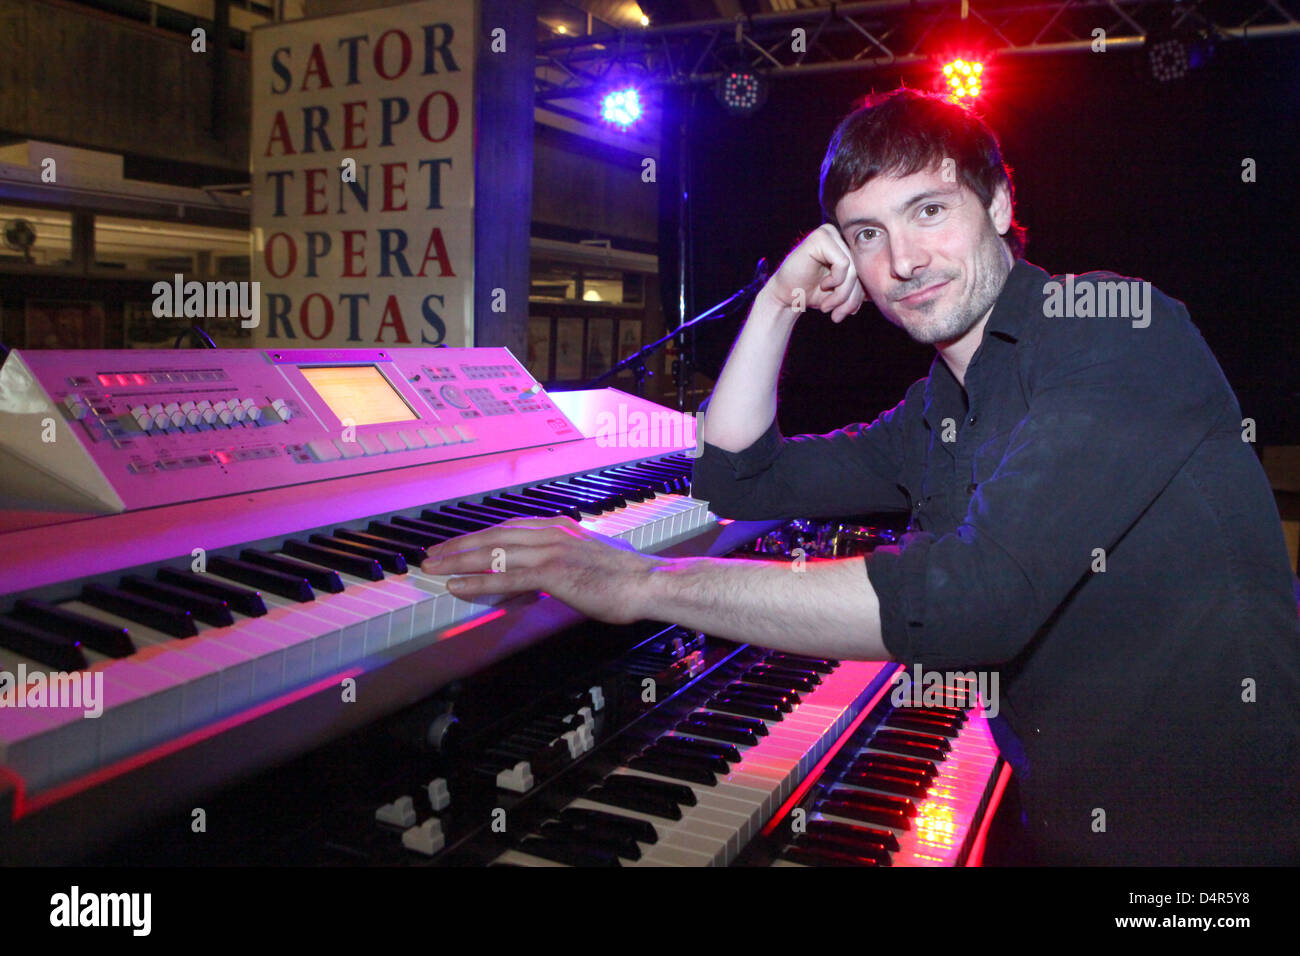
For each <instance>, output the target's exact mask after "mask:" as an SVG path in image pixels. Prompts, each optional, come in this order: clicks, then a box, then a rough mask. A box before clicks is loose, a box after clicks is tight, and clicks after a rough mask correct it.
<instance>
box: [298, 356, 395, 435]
mask: <svg viewBox="0 0 1300 956" xmlns="http://www.w3.org/2000/svg"><path fill="white" fill-rule="evenodd" d="M300 371H301V372H302V374H303V377H304V378H306V379H307V381H308V383H310V385H311V387H312V388H314V389H316V394H318V395H319V396H320V397H321V399H322V400H323V401H324V402H325V404H326V405H327V406H328V407H329V410H330V411H331V412H333V413H334V414H335V415H337V416H338V419H339V421H341V422H343V423H344V424H347V423H349V422H350V423H351V424H353V425H381V424H384V423H387V422H414V421H418V420H419V418H420V416H419V415H417V414H415V412H413V411H411V407H410V406H409V405H407V404H406V402H405V401H403V400H402V396H401V395H399V394H397V391H396V390H395V389H394V388H393V386H392V385H391V384H389V382H388V379H386V378H384V376H383V375H381V374H380V372H379V369H377V368H376V367H375V366H373V365H339V366H316V367H309V368H302V369H300Z"/></svg>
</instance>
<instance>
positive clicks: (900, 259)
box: [889, 232, 930, 282]
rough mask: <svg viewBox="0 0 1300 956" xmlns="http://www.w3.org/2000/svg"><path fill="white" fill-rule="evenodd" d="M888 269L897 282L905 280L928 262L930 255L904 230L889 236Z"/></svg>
mask: <svg viewBox="0 0 1300 956" xmlns="http://www.w3.org/2000/svg"><path fill="white" fill-rule="evenodd" d="M889 264H890V269H891V270H892V272H893V274H894V278H896V279H897V280H898V281H899V282H907V281H908V280H910V279H911V278H912V277H913V276H914V275H916V274H917V272H918V271H921V270H923V269H924V268H925V267H926V266H927V265H929V264H930V256H929V254H928V253H927V252H926V251H925V249H924V248H923V247H922V246H921V244H920V243H919V242H917V241H916V239H915V238H913V237H912V236H910V235H908V234H907V233H906V232H904V233H901V234H891V235H890V237H889Z"/></svg>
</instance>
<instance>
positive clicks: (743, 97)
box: [713, 69, 767, 116]
mask: <svg viewBox="0 0 1300 956" xmlns="http://www.w3.org/2000/svg"><path fill="white" fill-rule="evenodd" d="M713 93H714V95H715V96H717V98H718V102H719V103H721V104H722V105H723V107H724V108H725V109H726V111H727V112H728V113H731V114H732V115H735V116H749V115H751V114H752V113H754V112H756V111H757V110H758V109H759V107H761V106H762V105H763V104H764V103H765V102H766V101H767V80H765V79H764V78H763V77H762V76H760V75H759V74H757V73H754V72H753V71H751V70H747V69H734V70H727V71H725V72H724V73H723V74H722V75H721V76H719V77H718V81H717V83H715V84H714V88H713Z"/></svg>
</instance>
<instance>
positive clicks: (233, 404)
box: [131, 398, 293, 432]
mask: <svg viewBox="0 0 1300 956" xmlns="http://www.w3.org/2000/svg"><path fill="white" fill-rule="evenodd" d="M267 412H274V413H275V414H274V415H268V414H267ZM131 417H132V418H134V419H135V423H136V424H137V425H139V426H140V429H141V430H142V431H146V432H149V431H167V430H169V429H180V428H184V427H185V426H186V425H193V426H196V427H197V426H202V425H212V426H216V425H231V424H242V423H245V422H247V423H250V424H264V425H275V424H277V423H280V422H287V421H288V420H289V419H290V418H291V417H293V413H292V412H291V411H290V409H289V406H288V405H286V404H285V401H284V399H282V398H277V399H276V400H275V401H274V402H272V403H271V404H270V406H269V407H267V408H260V407H259V406H258V404H257V402H256V401H254V400H253V399H251V398H244V399H238V398H232V399H229V400H227V401H218V402H210V401H208V400H207V399H206V398H205V399H203V400H202V401H200V402H169V403H168V404H166V405H164V404H162V403H161V402H156V403H154V404H153V405H149V406H147V407H146V406H144V405H136V406H135V407H134V408H132V409H131Z"/></svg>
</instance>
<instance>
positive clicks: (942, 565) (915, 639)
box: [692, 260, 1300, 863]
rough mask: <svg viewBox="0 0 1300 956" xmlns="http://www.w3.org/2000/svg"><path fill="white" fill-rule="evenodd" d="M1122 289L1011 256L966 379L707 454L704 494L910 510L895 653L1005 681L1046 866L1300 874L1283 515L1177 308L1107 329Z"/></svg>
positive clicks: (888, 570)
mask: <svg viewBox="0 0 1300 956" xmlns="http://www.w3.org/2000/svg"><path fill="white" fill-rule="evenodd" d="M1121 281H1122V282H1131V283H1136V282H1137V280H1127V279H1125V280H1121V278H1120V277H1118V276H1114V275H1110V274H1103V273H1092V274H1089V275H1087V276H1079V277H1057V278H1056V279H1053V277H1051V276H1049V275H1048V274H1047V273H1046V272H1044V271H1043V270H1042V269H1039V268H1038V267H1037V266H1033V265H1031V264H1029V263H1028V262H1026V261H1024V260H1018V261H1017V262H1016V264H1015V266H1014V267H1013V269H1012V270H1011V272H1010V274H1009V275H1008V277H1007V281H1006V283H1005V285H1004V287H1003V289H1002V292H1001V294H1000V295H999V297H998V300H997V303H996V305H995V306H994V308H993V312H992V314H991V315H990V317H989V320H988V322H987V324H986V326H985V329H984V335H983V339H982V342H981V344H980V347H979V349H978V350H977V351H976V353H975V355H974V357H973V358H972V360H971V363H970V366H969V368H968V369H967V371H966V375H965V388H964V390H963V388H962V386H961V385H960V384H959V383H958V382H957V380H956V379H955V378H954V376H953V375H952V373H951V371H950V370H949V369H948V366H947V365H946V364H945V363H944V362H943V360H942V358H940V357H938V356H936V357H935V360H934V362H933V364H932V365H931V367H930V374H929V376H928V377H927V378H924V379H921V380H919V381H917V382H916V383H914V384H913V385H912V386H911V387H910V388H909V389H908V391H907V393H906V397H905V399H904V401H902V402H900V403H899V404H898V405H897V406H895V407H894V408H892V409H890V410H889V411H887V412H885V413H883V414H882V415H881V416H880V417H879V418H878V419H876V421H874V422H872V423H871V424H870V425H853V426H850V427H848V428H844V429H841V430H839V431H836V432H833V433H831V434H829V435H820V436H800V437H797V438H782V437H781V435H780V433H779V431H778V430H777V428H776V425H775V423H774V424H773V426H772V427H771V428H770V429H768V431H767V432H766V433H765V434H764V435H763V436H762V437H761V438H760V439H759V440H758V441H756V442H755V443H754V445H752V446H751V447H749V448H747V449H745V450H743V451H741V452H737V453H728V452H724V451H722V450H720V449H718V448H716V447H714V446H712V445H707V444H706V445H705V446H704V449H703V453H702V456H701V458H700V459H699V460H698V461H697V462H696V466H695V479H694V486H693V492H692V493H693V494H694V495H696V496H697V497H700V498H704V499H706V500H708V501H709V502H710V505H711V507H712V509H713V510H714V511H715V512H716V513H717V514H719V515H720V516H723V517H733V518H751V519H757V518H781V517H791V518H793V517H834V516H840V515H849V514H868V513H872V512H889V511H907V512H910V514H911V518H910V524H909V526H908V533H907V534H906V535H904V537H903V538H902V540H901V542H900V544H899V545H897V546H890V547H881V548H877V549H876V550H875V551H874V552H873V553H872V554H871V555H870V556H868V557H867V559H866V564H867V574H868V576H869V578H870V581H871V584H872V586H873V587H874V589H875V591H876V593H877V595H878V597H879V599H880V615H881V625H882V636H883V639H884V642H885V646H886V647H887V648H888V649H889V652H890V653H891V654H892V655H893V656H894V657H895V659H897V660H898V661H900V662H902V663H903V664H905V665H907V667H908V669H909V670H911V669H913V668H914V666H915V665H916V664H918V663H919V664H920V665H921V666H922V667H923V668H924V669H925V670H929V671H945V672H946V671H955V670H960V671H970V670H985V671H996V672H997V674H998V676H999V681H998V687H999V690H1000V700H999V701H998V705H999V708H1000V714H999V716H998V718H997V720H995V722H994V724H995V727H994V729H995V733H996V734H997V736H998V740H999V745H1000V746H1001V747H1002V750H1003V753H1004V755H1005V756H1006V757H1007V758H1008V760H1010V761H1011V762H1012V764H1013V766H1015V767H1016V768H1017V771H1018V773H1017V777H1018V779H1019V782H1020V789H1021V797H1022V800H1023V801H1024V807H1025V812H1026V820H1027V824H1028V827H1029V832H1030V834H1031V836H1032V838H1033V840H1034V843H1035V845H1036V848H1037V851H1038V853H1039V854H1040V856H1041V857H1042V858H1044V859H1047V860H1058V861H1077V862H1131V863H1178V862H1188V863H1216V862H1232V861H1237V862H1245V863H1250V862H1265V861H1276V862H1283V861H1285V862H1300V813H1297V812H1296V808H1297V806H1298V805H1300V770H1298V768H1300V622H1298V620H1297V607H1296V597H1295V592H1294V591H1293V584H1294V576H1293V575H1292V573H1291V569H1290V565H1289V560H1288V557H1287V554H1286V546H1285V543H1284V538H1283V533H1282V528H1281V522H1280V519H1279V516H1278V512H1277V507H1276V505H1275V503H1274V499H1273V496H1272V493H1271V491H1270V489H1269V486H1268V482H1267V479H1266V478H1265V476H1264V472H1263V469H1262V468H1261V466H1260V464H1259V461H1258V459H1257V457H1256V455H1255V454H1254V451H1253V450H1252V447H1251V446H1250V445H1249V444H1248V443H1247V442H1246V441H1244V440H1243V422H1242V414H1241V409H1240V406H1239V405H1238V403H1237V399H1236V397H1235V396H1234V394H1233V392H1232V389H1231V388H1230V387H1229V385H1228V383H1227V380H1226V379H1225V378H1224V376H1223V372H1222V370H1221V369H1220V368H1219V365H1218V362H1217V361H1216V360H1215V358H1214V356H1213V354H1212V353H1211V352H1210V349H1209V347H1208V346H1207V345H1206V343H1205V341H1204V339H1203V338H1202V337H1201V334H1200V332H1199V331H1198V330H1197V329H1196V327H1195V325H1193V323H1192V322H1191V319H1190V317H1189V316H1188V314H1187V309H1186V307H1185V306H1184V305H1183V304H1182V303H1180V302H1178V301H1176V300H1174V299H1171V298H1169V297H1167V296H1165V295H1163V294H1162V293H1160V292H1159V291H1157V290H1154V289H1151V288H1150V287H1149V286H1147V287H1146V289H1147V290H1148V294H1149V299H1148V300H1147V302H1148V307H1147V309H1146V311H1145V315H1140V314H1137V313H1138V311H1139V310H1141V308H1142V296H1141V290H1140V287H1139V286H1136V285H1134V286H1130V287H1129V289H1128V290H1126V291H1129V292H1131V293H1133V295H1132V296H1131V297H1130V303H1129V309H1128V312H1127V313H1126V314H1125V315H1124V316H1119V315H1115V312H1116V311H1120V310H1121V309H1117V308H1116V307H1117V306H1119V305H1120V300H1119V299H1118V294H1117V289H1118V287H1117V286H1114V285H1111V286H1106V285H1102V284H1101V283H1116V282H1121ZM1053 282H1056V283H1059V285H1058V286H1055V287H1054V286H1053V285H1052V284H1051V283H1053ZM1086 286H1091V288H1090V289H1088V290H1087V291H1085V288H1084V287H1086ZM1094 293H1095V295H1094ZM1089 299H1090V301H1089ZM1108 309H1109V316H1107V315H1106V312H1107V310H1108ZM1090 314H1092V315H1099V317H1089V316H1090ZM990 683H991V682H990Z"/></svg>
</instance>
